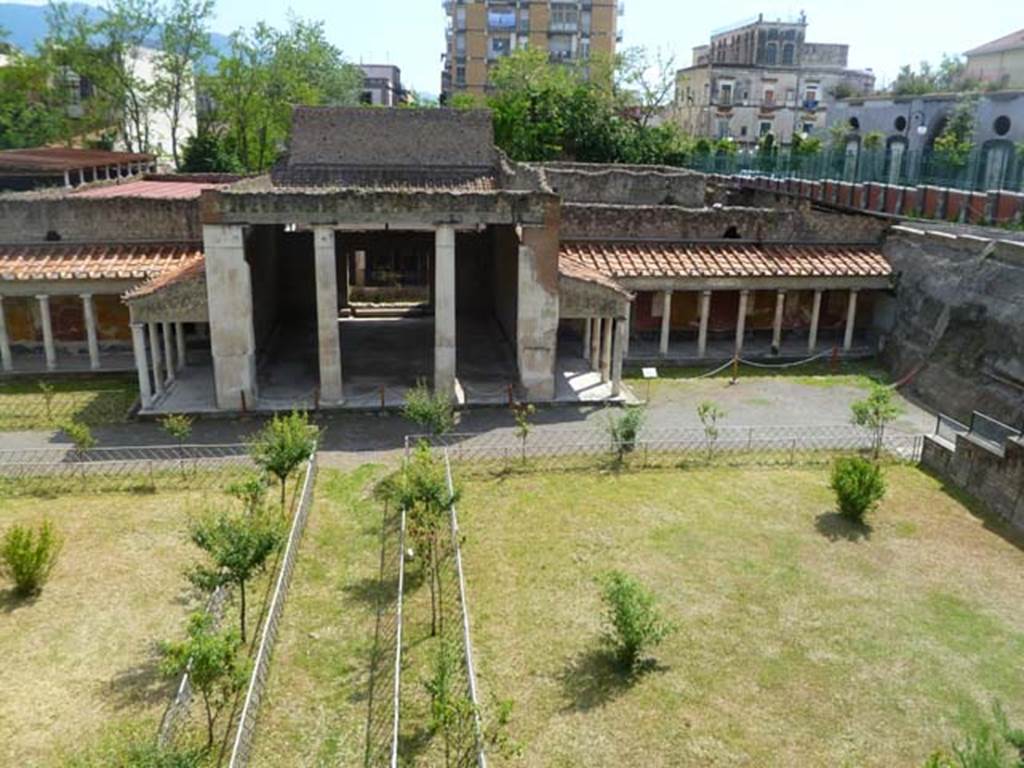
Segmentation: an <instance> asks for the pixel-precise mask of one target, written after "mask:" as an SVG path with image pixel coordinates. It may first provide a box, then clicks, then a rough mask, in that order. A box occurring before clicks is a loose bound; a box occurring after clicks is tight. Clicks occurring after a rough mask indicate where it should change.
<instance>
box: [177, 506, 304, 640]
mask: <svg viewBox="0 0 1024 768" xmlns="http://www.w3.org/2000/svg"><path fill="white" fill-rule="evenodd" d="M189 536H190V538H191V539H192V542H193V543H194V544H195V545H196V546H197V547H199V548H200V549H201V550H203V551H204V552H205V553H206V554H207V555H208V556H209V558H210V562H209V563H204V564H199V565H196V566H194V567H193V568H192V569H191V570H190V571H189V572H188V578H189V581H191V582H192V583H193V584H195V585H196V586H197V587H199V588H200V589H204V590H207V591H210V592H212V591H213V590H215V589H217V588H218V587H221V586H226V585H229V584H230V585H235V586H237V587H238V591H239V604H240V611H239V620H240V624H239V628H240V631H241V637H242V642H245V639H246V634H245V627H246V584H248V582H249V580H250V579H252V577H253V576H254V575H255V574H256V573H257V572H259V571H261V570H263V568H264V567H266V563H267V559H268V558H269V557H270V556H271V555H272V554H273V553H274V552H276V551H277V549H278V548H279V547H280V546H281V542H282V541H283V540H284V526H283V524H282V521H281V518H280V517H277V516H276V515H270V514H268V513H267V512H266V510H264V509H262V508H258V509H255V510H246V511H245V512H237V511H234V510H226V509H222V510H216V511H208V512H207V513H206V514H205V515H203V516H202V517H200V518H199V519H197V520H193V521H192V523H191V524H190V527H189Z"/></svg>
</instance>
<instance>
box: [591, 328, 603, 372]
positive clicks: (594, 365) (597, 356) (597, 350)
mask: <svg viewBox="0 0 1024 768" xmlns="http://www.w3.org/2000/svg"><path fill="white" fill-rule="evenodd" d="M588 360H589V361H590V369H591V370H592V371H597V370H600V369H601V318H600V317H592V318H590V355H589V357H588Z"/></svg>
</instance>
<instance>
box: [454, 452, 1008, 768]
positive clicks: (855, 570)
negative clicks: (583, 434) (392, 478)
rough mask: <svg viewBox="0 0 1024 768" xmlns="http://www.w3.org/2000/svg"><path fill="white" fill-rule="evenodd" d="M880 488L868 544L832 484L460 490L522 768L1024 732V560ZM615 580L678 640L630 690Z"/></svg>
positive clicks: (937, 502)
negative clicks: (616, 640) (605, 591)
mask: <svg viewBox="0 0 1024 768" xmlns="http://www.w3.org/2000/svg"><path fill="white" fill-rule="evenodd" d="M888 475H889V478H890V493H889V495H888V497H887V498H886V499H885V501H883V502H882V505H881V506H880V508H879V510H878V511H877V512H876V513H875V514H874V515H873V516H872V517H871V518H870V519H869V523H870V527H865V528H857V527H852V526H850V524H848V523H846V522H845V521H844V520H842V519H841V518H839V517H838V515H836V514H835V511H834V503H833V500H832V497H831V493H830V491H829V490H828V476H827V470H826V469H822V468H819V469H770V470H768V469H751V470H740V469H725V468H722V469H706V470H693V471H687V472H678V471H650V472H644V473H622V474H614V473H604V474H602V473H583V472H581V473H575V474H553V475H542V474H535V475H524V476H517V477H512V478H509V479H506V480H504V481H482V480H467V481H466V484H465V488H464V496H463V501H462V503H461V505H460V514H461V517H462V528H463V532H464V533H465V535H466V537H467V540H466V543H465V545H464V553H465V558H466V569H467V578H468V580H469V601H470V610H471V614H472V620H473V632H474V644H475V649H476V655H477V663H478V666H479V670H480V677H481V687H482V689H483V691H484V700H485V701H486V700H488V698H489V697H490V696H495V697H497V698H511V699H513V700H514V702H515V709H514V713H513V721H512V723H511V729H512V735H513V737H514V738H517V739H518V740H520V741H521V742H522V743H523V744H524V754H523V756H522V758H521V760H519V761H517V762H516V763H515V764H517V765H524V766H587V767H588V768H591V767H596V766H622V765H644V766H650V767H655V766H689V765H693V766H716V765H721V766H746V765H749V766H769V765H772V766H775V765H777V766H789V765H830V766H894V765H900V766H915V765H920V763H921V762H923V760H924V759H925V758H926V757H927V755H928V754H929V752H930V751H931V750H933V749H934V748H935V747H938V746H943V745H945V744H947V743H948V742H949V741H950V740H951V739H952V738H954V737H955V735H956V734H957V733H958V732H959V729H960V727H961V726H964V725H965V724H967V723H969V722H970V721H972V720H974V719H976V718H978V717H982V716H984V714H985V713H987V712H989V708H990V704H991V702H992V701H993V700H994V699H998V700H1001V701H1002V702H1003V704H1004V705H1005V706H1006V708H1007V710H1008V712H1009V714H1010V719H1011V721H1018V722H1019V721H1020V720H1021V719H1024V667H1022V665H1021V659H1022V658H1024V614H1022V613H1021V612H1020V610H1019V600H1020V595H1021V594H1024V552H1022V549H1021V548H1020V547H1019V546H1018V545H1015V544H1014V543H1012V542H1011V541H1010V540H1009V539H1008V538H1004V537H1002V536H1000V535H998V534H997V533H996V532H993V531H992V530H988V529H987V528H986V526H984V525H983V524H982V523H981V522H980V521H979V520H978V519H977V518H976V517H973V516H972V515H971V514H970V513H969V512H968V511H967V509H965V507H964V506H963V505H962V504H960V503H959V502H958V501H957V500H955V499H954V498H951V497H950V496H948V495H947V494H946V493H944V492H943V490H942V488H941V486H940V484H939V483H938V482H937V481H936V480H934V479H933V478H931V477H929V476H927V475H925V474H923V473H921V472H919V471H918V470H916V469H912V468H909V467H894V468H891V469H889V470H888ZM611 569H620V570H623V571H625V572H627V573H630V574H633V575H635V576H636V577H637V578H639V579H640V580H641V581H643V582H644V583H645V584H646V585H648V586H649V587H650V588H651V589H652V590H653V591H654V592H655V593H656V594H657V596H658V599H659V603H660V606H661V608H662V609H663V611H664V613H665V615H666V617H667V618H668V619H669V620H670V621H672V622H674V623H675V624H676V625H677V626H678V631H677V632H675V633H674V634H673V635H671V636H670V637H669V638H668V639H667V640H666V641H665V642H664V643H663V644H662V645H661V646H660V647H659V648H658V649H657V650H656V652H655V655H656V657H657V660H656V664H655V665H654V667H653V669H651V670H650V671H648V672H647V673H646V674H643V675H641V676H639V678H637V679H635V680H631V679H628V678H626V677H624V676H623V675H622V674H620V673H619V672H618V671H617V670H616V669H615V668H614V666H613V665H612V664H611V663H610V661H609V659H608V656H607V654H606V653H605V652H604V650H603V649H602V647H601V645H600V641H599V638H600V634H601V631H602V622H601V612H602V607H601V604H600V596H599V594H600V588H599V586H598V584H597V583H596V579H597V578H598V577H599V576H600V575H601V574H603V573H605V572H607V571H609V570H611ZM492 762H493V763H494V764H495V765H498V766H500V765H503V764H505V762H506V761H504V760H502V759H501V758H500V757H498V756H492ZM509 764H512V763H509Z"/></svg>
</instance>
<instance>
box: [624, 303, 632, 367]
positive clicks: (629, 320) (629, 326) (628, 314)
mask: <svg viewBox="0 0 1024 768" xmlns="http://www.w3.org/2000/svg"><path fill="white" fill-rule="evenodd" d="M623 322H624V323H625V326H626V330H625V331H624V332H623V337H622V358H623V360H624V359H626V358H627V357H629V334H630V331H631V330H632V328H633V302H629V306H628V307H627V308H626V318H625V320H624V321H623Z"/></svg>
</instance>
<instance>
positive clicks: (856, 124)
mask: <svg viewBox="0 0 1024 768" xmlns="http://www.w3.org/2000/svg"><path fill="white" fill-rule="evenodd" d="M850 130H851V131H859V130H860V118H858V117H851V118H850Z"/></svg>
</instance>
